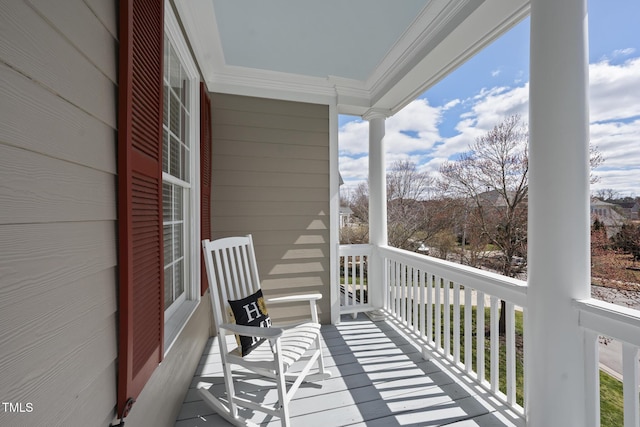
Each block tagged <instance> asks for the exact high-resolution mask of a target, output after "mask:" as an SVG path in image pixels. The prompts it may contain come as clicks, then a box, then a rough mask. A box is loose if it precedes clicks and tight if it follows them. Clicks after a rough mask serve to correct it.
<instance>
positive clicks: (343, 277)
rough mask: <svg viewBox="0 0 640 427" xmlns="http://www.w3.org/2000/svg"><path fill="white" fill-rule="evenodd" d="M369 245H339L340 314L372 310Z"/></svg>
mask: <svg viewBox="0 0 640 427" xmlns="http://www.w3.org/2000/svg"><path fill="white" fill-rule="evenodd" d="M371 249H372V247H371V245H341V246H340V251H339V253H338V256H339V258H340V294H341V296H340V297H341V304H340V314H349V313H350V314H354V315H355V314H357V313H360V312H363V311H368V310H372V309H373V306H372V305H371V303H370V299H369V293H368V290H369V283H368V277H369V260H370V258H371Z"/></svg>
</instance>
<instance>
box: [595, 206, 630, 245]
mask: <svg viewBox="0 0 640 427" xmlns="http://www.w3.org/2000/svg"><path fill="white" fill-rule="evenodd" d="M617 208H618V206H617V205H615V204H613V203H609V202H603V201H602V200H600V199H598V198H597V197H593V198H591V205H590V212H591V222H592V223H593V221H595V220H596V219H597V220H598V221H600V222H601V223H602V224H603V225H604V226H605V228H606V230H607V237H613V236H615V235H616V234H617V233H618V232H619V231H620V227H621V226H622V224H623V223H624V222H625V220H626V218H625V216H624V215H622V214H620V213H619V212H618V211H617V210H616V209H617Z"/></svg>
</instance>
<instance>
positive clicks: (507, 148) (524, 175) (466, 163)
mask: <svg viewBox="0 0 640 427" xmlns="http://www.w3.org/2000/svg"><path fill="white" fill-rule="evenodd" d="M528 138H529V136H528V130H527V128H526V126H525V125H524V124H523V123H522V121H521V118H520V116H519V115H512V116H509V117H507V118H506V119H504V120H503V121H502V122H501V123H499V124H497V125H496V126H494V128H493V129H491V130H490V131H489V132H487V133H486V134H485V135H483V136H481V137H479V138H478V139H476V141H475V142H474V143H472V144H471V145H470V146H469V151H468V152H466V153H463V154H462V155H460V157H459V158H458V159H457V160H455V161H452V162H446V163H444V164H443V165H442V167H441V168H440V173H441V175H442V178H443V179H442V180H441V181H440V187H441V188H443V189H444V190H445V191H446V192H448V193H449V194H450V195H452V196H454V197H455V196H457V197H461V198H464V199H465V200H466V204H467V211H466V213H467V215H465V217H466V222H467V224H466V225H467V226H468V227H469V228H470V230H471V231H470V232H471V233H476V234H480V241H487V242H489V243H491V244H492V245H493V246H494V247H495V248H497V249H498V250H497V253H498V255H497V257H495V258H494V259H495V260H496V262H495V263H494V264H493V265H492V267H493V269H495V270H497V271H499V272H500V273H501V274H504V275H505V276H508V277H515V276H517V275H518V274H519V273H521V272H523V271H524V269H525V267H526V261H527V259H526V254H527V194H528V172H529V157H528V152H527V150H528ZM603 161H604V159H603V157H602V155H601V154H600V152H599V151H598V149H597V147H590V164H591V167H592V168H595V167H597V166H598V165H600V164H601V163H602V162H603ZM596 180H597V177H595V176H594V175H591V182H595V181H596ZM516 257H517V258H516ZM514 260H517V262H514ZM504 308H505V303H504V301H502V310H501V314H500V333H504V330H505V320H506V318H505V309H504Z"/></svg>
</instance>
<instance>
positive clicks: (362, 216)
mask: <svg viewBox="0 0 640 427" xmlns="http://www.w3.org/2000/svg"><path fill="white" fill-rule="evenodd" d="M386 178H387V229H388V241H389V245H390V246H393V247H396V248H401V249H407V250H412V251H413V250H415V249H416V248H417V246H418V245H419V243H420V241H423V240H427V239H428V238H430V237H432V236H434V235H435V234H436V233H437V232H438V231H440V230H441V229H442V228H443V227H444V225H443V224H450V223H451V215H448V214H447V211H446V209H443V203H444V202H443V201H436V200H427V199H429V197H430V192H431V189H432V187H433V182H434V181H433V179H432V178H431V177H430V176H429V175H428V174H427V173H424V172H420V171H418V167H417V165H416V164H415V163H413V162H411V161H409V160H399V161H397V162H395V163H394V164H393V165H392V166H391V167H390V168H389V172H388V173H387V177H386ZM349 207H350V208H351V210H352V211H353V217H354V218H357V219H358V220H360V221H361V222H362V223H364V224H367V223H368V221H369V185H368V183H366V182H363V183H360V184H359V185H358V187H356V189H355V190H353V192H352V193H351V194H350V196H349ZM361 234H362V233H361ZM363 237H368V236H364V235H363ZM352 238H353V237H352Z"/></svg>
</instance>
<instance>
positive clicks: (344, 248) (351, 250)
mask: <svg viewBox="0 0 640 427" xmlns="http://www.w3.org/2000/svg"><path fill="white" fill-rule="evenodd" d="M372 249H373V246H372V245H370V244H366V243H365V244H359V245H340V246H338V254H339V255H341V256H344V255H371V251H372Z"/></svg>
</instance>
